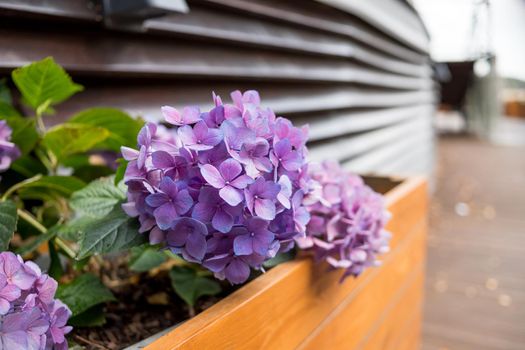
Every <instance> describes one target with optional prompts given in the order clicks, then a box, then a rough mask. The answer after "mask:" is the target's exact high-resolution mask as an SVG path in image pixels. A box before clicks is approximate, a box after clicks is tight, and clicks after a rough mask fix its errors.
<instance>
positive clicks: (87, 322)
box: [67, 304, 106, 327]
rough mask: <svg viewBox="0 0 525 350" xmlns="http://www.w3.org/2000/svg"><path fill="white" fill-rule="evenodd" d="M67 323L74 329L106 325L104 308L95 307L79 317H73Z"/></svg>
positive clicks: (101, 306) (100, 305) (100, 306)
mask: <svg viewBox="0 0 525 350" xmlns="http://www.w3.org/2000/svg"><path fill="white" fill-rule="evenodd" d="M67 323H68V324H69V325H71V326H73V327H100V326H103V325H104V324H105V323H106V315H104V306H103V305H102V304H99V305H95V306H93V307H91V308H89V309H87V310H86V311H84V312H82V313H81V314H79V315H76V316H73V317H71V318H70V319H69V320H68V321H67Z"/></svg>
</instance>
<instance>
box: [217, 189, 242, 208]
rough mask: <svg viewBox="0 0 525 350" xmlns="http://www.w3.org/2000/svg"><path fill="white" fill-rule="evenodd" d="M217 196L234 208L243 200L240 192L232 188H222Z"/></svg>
mask: <svg viewBox="0 0 525 350" xmlns="http://www.w3.org/2000/svg"><path fill="white" fill-rule="evenodd" d="M219 196H221V198H222V199H224V200H225V201H226V203H228V204H229V205H231V206H236V205H237V204H239V203H240V202H242V200H243V199H244V197H243V195H242V192H241V191H240V190H238V189H236V188H234V187H232V186H224V187H223V188H222V189H221V190H220V191H219Z"/></svg>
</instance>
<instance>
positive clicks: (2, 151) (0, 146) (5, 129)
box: [0, 120, 20, 172]
mask: <svg viewBox="0 0 525 350" xmlns="http://www.w3.org/2000/svg"><path fill="white" fill-rule="evenodd" d="M12 132H13V131H12V130H11V128H10V127H9V125H7V122H6V121H5V120H0V172H3V171H5V170H7V169H9V167H10V166H11V163H12V162H14V161H15V160H16V159H17V158H18V157H20V149H18V147H17V146H16V145H15V144H14V143H12V142H11V134H12Z"/></svg>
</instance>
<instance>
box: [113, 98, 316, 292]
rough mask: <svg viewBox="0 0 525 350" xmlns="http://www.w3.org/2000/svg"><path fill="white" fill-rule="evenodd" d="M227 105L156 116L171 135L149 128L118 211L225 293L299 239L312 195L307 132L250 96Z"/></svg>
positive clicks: (131, 159) (133, 154)
mask: <svg viewBox="0 0 525 350" xmlns="http://www.w3.org/2000/svg"><path fill="white" fill-rule="evenodd" d="M231 98H232V100H233V103H232V104H225V103H223V102H222V100H221V98H220V97H219V96H217V95H215V94H214V95H213V100H214V107H213V108H212V109H211V110H209V111H205V112H203V111H200V109H199V108H198V107H194V106H190V107H185V108H183V109H182V110H181V111H179V110H177V109H175V108H173V107H168V106H166V107H163V108H162V113H163V115H164V117H165V121H166V122H167V123H168V124H171V126H172V128H170V129H166V128H164V127H162V126H161V125H156V124H153V123H148V124H146V125H145V126H144V128H143V129H142V130H141V131H140V133H139V135H138V149H131V148H126V147H123V148H122V154H123V157H124V158H125V159H126V160H127V161H128V165H127V169H126V172H125V176H124V181H125V183H126V184H127V185H128V193H127V196H128V201H127V202H126V203H125V204H123V209H124V210H125V211H126V212H127V213H128V215H131V216H138V219H139V221H140V224H141V227H140V231H141V232H142V233H149V240H150V243H152V244H159V243H160V244H163V245H165V246H166V247H167V248H168V249H170V250H171V251H172V252H174V253H176V254H179V255H180V256H182V257H183V258H184V259H186V260H187V261H189V262H195V263H199V264H201V265H203V266H204V267H206V268H207V269H209V270H211V271H212V272H213V273H214V274H215V276H216V277H217V278H220V279H227V280H228V281H230V282H231V283H233V284H238V283H242V282H244V281H246V280H247V279H248V277H249V275H250V270H251V269H258V270H261V269H262V263H263V262H264V261H266V260H268V259H270V258H272V257H274V256H275V255H276V254H277V253H278V252H282V251H286V250H289V249H291V248H292V247H293V246H294V238H295V237H296V236H304V235H305V229H306V223H307V222H308V219H309V214H308V212H307V211H306V208H305V207H304V205H303V203H302V199H303V197H304V196H305V195H306V194H307V191H308V190H309V187H310V182H309V180H308V172H307V166H306V147H305V144H306V140H307V134H308V129H307V127H302V128H298V127H295V126H294V125H292V123H291V122H290V121H289V120H288V119H285V118H282V117H276V115H275V114H274V112H273V111H272V110H271V109H269V108H264V107H262V106H261V104H260V102H261V101H260V97H259V94H258V93H257V92H256V91H246V92H244V93H241V92H240V91H234V92H232V93H231Z"/></svg>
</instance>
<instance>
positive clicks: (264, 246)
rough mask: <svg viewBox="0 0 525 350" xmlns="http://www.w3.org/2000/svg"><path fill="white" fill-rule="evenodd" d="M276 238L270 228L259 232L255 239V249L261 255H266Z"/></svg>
mask: <svg viewBox="0 0 525 350" xmlns="http://www.w3.org/2000/svg"><path fill="white" fill-rule="evenodd" d="M274 238H275V235H274V234H273V233H272V232H270V231H268V230H265V231H262V232H258V233H257V234H256V235H255V237H254V239H253V251H254V252H255V253H257V254H259V255H262V256H266V253H267V252H268V248H270V244H271V243H272V242H273V240H274Z"/></svg>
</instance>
